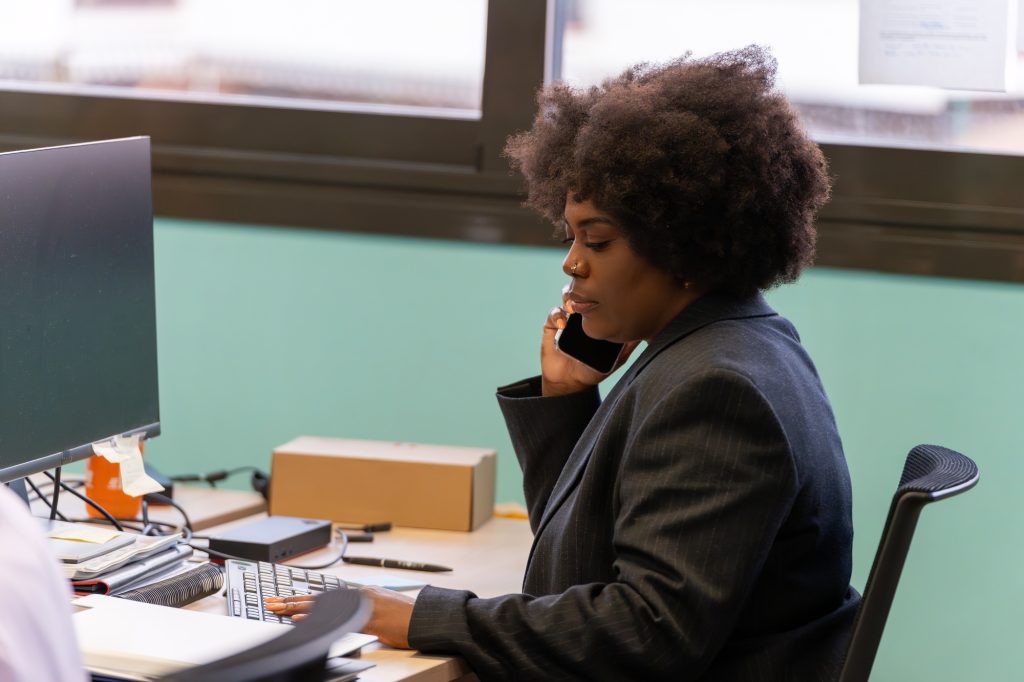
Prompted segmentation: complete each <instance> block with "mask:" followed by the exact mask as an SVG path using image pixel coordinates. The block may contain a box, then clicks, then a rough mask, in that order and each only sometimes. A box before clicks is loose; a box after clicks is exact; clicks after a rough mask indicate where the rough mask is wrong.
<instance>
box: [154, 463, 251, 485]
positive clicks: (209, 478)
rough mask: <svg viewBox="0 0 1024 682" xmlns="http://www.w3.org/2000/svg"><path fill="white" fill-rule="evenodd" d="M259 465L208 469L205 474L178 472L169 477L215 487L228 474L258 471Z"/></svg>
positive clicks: (174, 479) (173, 479)
mask: <svg viewBox="0 0 1024 682" xmlns="http://www.w3.org/2000/svg"><path fill="white" fill-rule="evenodd" d="M259 470H260V468H259V467H255V466H240V467H235V468H234V469H218V470H217V471H210V472H207V473H205V474H179V475H178V476H170V477H169V478H170V479H171V480H172V481H174V482H175V483H190V482H193V481H200V482H204V483H209V484H210V487H211V488H216V487H217V482H218V481H223V480H224V479H225V478H227V477H228V476H232V475H234V474H240V473H242V472H243V471H259Z"/></svg>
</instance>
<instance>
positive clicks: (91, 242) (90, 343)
mask: <svg viewBox="0 0 1024 682" xmlns="http://www.w3.org/2000/svg"><path fill="white" fill-rule="evenodd" d="M156 357H157V356H156V303H155V298H154V285H153V202H152V197H151V190H150V156H149V138H146V137H138V138H129V139H123V140H111V141H107V142H95V143H88V144H78V145H70V146H65V147H50V148H46V149H33V150H28V151H18V152H9V153H5V154H0V481H9V480H12V479H15V478H19V477H22V476H26V475H28V474H31V473H35V472H38V471H42V470H44V469H48V468H51V467H54V466H58V465H62V464H67V463H69V462H72V461H75V460H79V459H83V458H85V457H88V456H89V455H91V454H92V448H91V444H92V443H94V442H96V441H100V440H105V439H109V438H111V437H113V436H115V435H120V434H135V433H145V434H146V435H147V436H153V435H156V434H157V433H159V428H160V426H159V423H160V411H159V399H158V398H159V396H158V390H157V359H156Z"/></svg>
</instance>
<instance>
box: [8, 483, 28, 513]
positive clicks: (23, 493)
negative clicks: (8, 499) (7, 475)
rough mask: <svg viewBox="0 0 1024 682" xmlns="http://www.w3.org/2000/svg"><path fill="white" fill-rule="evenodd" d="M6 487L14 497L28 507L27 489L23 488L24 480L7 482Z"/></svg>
mask: <svg viewBox="0 0 1024 682" xmlns="http://www.w3.org/2000/svg"><path fill="white" fill-rule="evenodd" d="M6 485H7V487H8V488H10V489H11V490H12V491H13V492H14V494H15V495H17V496H18V497H20V498H21V501H22V502H24V503H25V506H26V507H27V506H28V488H27V487H26V486H25V479H24V478H16V479H14V480H13V481H10V482H8V483H7V484H6Z"/></svg>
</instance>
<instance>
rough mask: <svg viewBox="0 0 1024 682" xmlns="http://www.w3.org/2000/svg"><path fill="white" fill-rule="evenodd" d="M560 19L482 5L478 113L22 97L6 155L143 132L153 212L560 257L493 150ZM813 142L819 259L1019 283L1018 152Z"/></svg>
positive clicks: (62, 94) (534, 78)
mask: <svg viewBox="0 0 1024 682" xmlns="http://www.w3.org/2000/svg"><path fill="white" fill-rule="evenodd" d="M562 9H563V6H562V4H561V3H560V2H556V1H555V0H552V1H551V2H550V3H549V2H548V1H547V0H488V7H487V27H486V31H487V36H486V48H485V65H484V82H483V97H482V102H481V109H480V112H479V116H477V115H475V114H474V113H468V112H458V111H449V112H445V111H439V110H428V109H419V108H412V107H394V106H392V107H388V106H369V105H348V104H333V103H318V104H317V105H315V106H312V105H310V106H307V105H303V104H302V103H296V104H295V106H286V105H285V104H284V103H281V102H278V101H271V100H266V101H261V102H260V103H259V104H257V105H250V104H238V103H225V102H222V101H188V100H181V99H177V98H175V97H174V96H167V95H150V94H144V95H141V94H134V93H132V94H129V93H126V92H124V91H117V90H113V89H110V90H109V91H99V90H97V89H88V90H85V89H79V90H76V89H74V88H67V87H59V86H53V87H33V86H25V87H19V88H17V89H15V88H10V89H6V90H0V149H5V150H9V149H26V148H30V147H39V146H48V145H55V144H66V143H72V142H81V141H86V140H97V139H107V138H119V137H128V136H132V135H149V136H150V137H151V138H152V145H153V146H152V150H153V190H154V210H155V213H156V214H157V215H160V216H168V217H176V218H188V219H197V220H213V221H224V222H237V223H243V224H261V225H275V226H279V227H299V228H317V229H328V230H343V231H357V232H368V233H375V234H393V235H407V236H415V237H430V238H442V239H455V240H468V241H475V242H487V243H510V244H529V245H549V246H556V245H557V243H556V242H555V241H554V240H552V238H551V235H552V227H551V226H550V225H548V224H547V223H546V222H545V221H544V220H542V219H541V218H539V217H538V216H536V215H534V214H533V213H532V212H531V211H529V210H528V209H526V208H524V207H523V206H522V200H523V198H524V191H523V185H522V181H521V179H520V178H518V177H516V176H514V175H513V174H512V173H511V172H510V171H509V167H508V164H507V162H506V160H505V159H504V158H503V157H502V156H501V151H502V149H503V147H504V144H505V140H506V138H507V137H508V136H509V135H510V134H512V133H514V132H517V131H521V130H525V129H527V128H529V126H530V125H531V123H532V120H533V116H534V109H535V93H536V90H537V88H538V87H539V86H540V85H541V84H542V83H543V82H545V81H546V80H548V79H549V77H550V75H551V74H552V73H557V71H558V64H559V61H560V41H557V40H552V36H560V35H561V33H560V31H559V29H558V27H559V25H560V23H561V22H562V20H563V16H562ZM821 146H822V149H823V151H824V152H825V155H826V157H827V158H828V160H829V164H830V168H831V172H832V174H833V176H834V179H835V184H834V188H833V198H832V201H831V202H830V203H829V204H828V205H827V206H826V207H825V208H824V209H823V211H822V213H821V215H820V219H819V243H818V257H817V264H818V265H821V266H828V267H840V268H853V269H863V270H873V271H881V272H894V273H908V274H922V275H936V276H946V277H966V278H975V279H986V280H997V281H1012V282H1024V194H1021V193H1015V190H1016V185H1020V184H1021V181H1022V180H1024V157H1020V156H1010V155H1001V154H992V153H968V152H959V151H942V150H924V149H909V148H897V147H880V146H868V145H853V144H837V143H829V142H827V141H823V142H822V143H821ZM1015 181H1016V184H1015Z"/></svg>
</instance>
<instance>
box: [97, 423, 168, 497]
mask: <svg viewBox="0 0 1024 682" xmlns="http://www.w3.org/2000/svg"><path fill="white" fill-rule="evenodd" d="M92 450H93V452H95V453H96V454H97V455H100V456H101V457H104V458H105V459H106V460H107V461H108V462H113V463H114V464H120V465H121V489H122V490H123V491H124V492H125V494H126V495H131V496H132V497H139V496H140V495H146V494H148V493H158V492H160V491H161V490H163V489H164V487H163V486H162V485H160V484H159V483H157V482H156V481H155V480H154V479H153V478H152V477H150V476H149V474H147V473H146V469H145V467H144V466H143V464H142V450H141V449H139V436H138V435H134V436H115V437H114V438H113V439H112V440H110V441H103V442H101V443H93V444H92Z"/></svg>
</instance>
